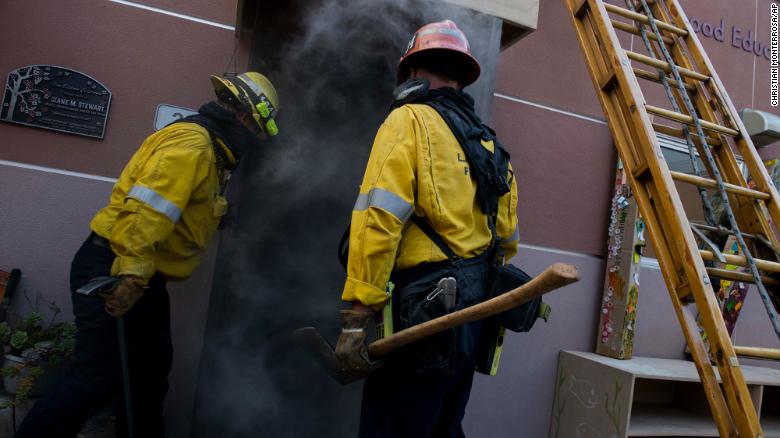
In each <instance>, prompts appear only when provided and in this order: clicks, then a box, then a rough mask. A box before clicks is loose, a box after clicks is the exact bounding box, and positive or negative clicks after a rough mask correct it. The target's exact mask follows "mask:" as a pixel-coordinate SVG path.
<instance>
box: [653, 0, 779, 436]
mask: <svg viewBox="0 0 780 438" xmlns="http://www.w3.org/2000/svg"><path fill="white" fill-rule="evenodd" d="M640 1H641V4H642V6H643V8H644V12H645V15H646V16H648V17H649V18H650V20H648V21H649V24H650V27H651V29H652V30H653V33H655V35H656V37H659V38H660V36H661V32H660V30H659V29H658V27H657V26H656V22H655V20H654V15H653V12H652V11H651V10H650V7H649V6H648V5H647V3H646V2H645V0H640ZM687 28H689V27H687ZM689 35H690V32H689ZM658 47H659V48H660V49H661V52H662V53H663V55H664V58H665V61H666V62H667V63H669V65H670V66H671V69H672V74H673V75H674V79H675V80H676V81H677V82H678V84H679V90H678V92H679V94H680V96H681V97H682V98H683V102H684V103H685V107H686V109H687V111H688V114H690V116H691V117H692V118H693V122H694V125H695V127H696V133H697V135H698V137H699V140H700V141H701V142H702V143H703V144H702V146H703V147H702V148H701V149H702V152H704V155H703V157H706V158H707V161H708V162H709V163H710V166H709V167H710V169H712V175H711V176H712V177H714V179H715V180H716V181H717V184H718V192H719V193H720V195H721V200H722V203H723V211H724V212H725V213H726V216H727V218H728V220H729V224H730V226H731V230H732V231H733V233H734V237H735V238H736V240H737V242H738V243H739V247H740V249H741V251H742V254H743V255H744V256H745V258H746V260H747V264H748V269H749V270H750V273H751V274H752V275H753V278H754V279H755V285H756V289H758V291H759V295H760V296H761V300H762V301H763V302H764V307H765V308H766V312H767V315H768V316H769V320H770V322H771V323H772V327H773V328H774V330H775V334H776V335H777V336H778V338H780V318H778V315H777V310H776V309H775V307H774V303H773V302H772V300H771V298H770V296H769V293H768V292H767V290H766V287H765V286H764V284H763V282H762V281H761V274H760V273H759V272H758V267H756V263H755V260H754V258H753V255H752V254H751V251H750V249H749V248H748V246H747V243H746V242H745V238H744V237H743V236H742V233H741V231H740V225H739V223H738V221H737V217H736V216H735V214H734V211H733V210H732V208H731V205H730V204H731V200H730V199H729V198H730V197H732V196H729V194H728V193H727V192H726V187H725V185H724V181H723V176H722V175H721V172H720V169H719V168H718V163H716V161H715V159H714V157H713V154H712V150H711V149H710V146H709V145H707V144H706V140H705V139H706V136H705V134H704V129H703V128H702V124H701V121H700V120H699V114H698V110H697V108H696V107H695V106H694V104H693V102H692V101H691V99H690V97H689V96H688V92H687V90H685V88H684V87H683V86H682V78H681V76H680V72H679V71H678V69H677V65H676V64H675V62H676V61H675V60H674V59H673V57H672V55H671V54H670V53H669V51H668V50H667V48H666V44H665V43H664V42H663V41H660V42H659V43H658ZM677 47H678V48H679V45H677ZM703 109H704V110H705V111H707V110H708V111H709V112H712V109H711V108H710V107H709V106H708V105H705V106H704V108H703ZM761 167H762V168H763V163H762V165H761ZM752 205H753V207H754V210H753V213H755V214H753V215H752V216H753V218H755V219H758V220H761V219H763V218H764V216H763V214H761V213H762V212H761V211H760V210H758V209H756V208H755V206H756V204H755V203H753V204H752ZM742 223H745V222H744V221H743V222H742ZM705 328H706V327H705ZM707 335H708V336H710V334H709V333H708V334H707ZM723 347H724V349H725V351H724V352H723V353H725V354H727V356H726V358H727V360H728V361H730V360H731V358H732V357H734V360H735V361H736V355H735V354H734V353H733V349H732V348H731V342H730V341H729V342H728V345H724V346H723ZM717 353H718V352H717V351H716V354H717ZM716 357H717V356H716ZM720 360H723V358H721V359H720ZM721 365H722V364H721V363H720V362H719V366H721ZM723 366H728V365H723ZM723 372H724V371H723V370H721V373H723ZM726 372H728V371H726ZM740 377H741V376H738V377H737V378H740ZM726 388H728V389H729V390H730V389H732V388H731V387H729V386H726ZM741 388H742V386H740V385H737V386H736V387H735V388H733V389H735V390H737V391H741ZM745 391H746V388H745ZM727 394H731V393H730V391H727ZM734 397H736V398H737V399H738V398H743V397H742V395H734ZM751 411H752V412H753V413H755V410H751ZM748 420H749V423H754V422H755V423H757V421H758V420H757V418H756V419H755V421H753V420H751V419H749V418H748ZM738 425H739V421H738Z"/></svg>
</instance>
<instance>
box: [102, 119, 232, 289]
mask: <svg viewBox="0 0 780 438" xmlns="http://www.w3.org/2000/svg"><path fill="white" fill-rule="evenodd" d="M219 189H220V175H219V174H218V171H217V167H216V158H215V154H214V149H213V147H212V144H211V137H210V136H209V133H208V131H207V130H206V129H205V128H203V127H201V126H199V125H196V124H194V123H175V124H173V125H170V126H167V127H165V128H163V129H161V130H160V131H158V132H156V133H155V134H153V135H151V136H150V137H148V138H147V139H146V140H145V141H144V143H143V144H142V145H141V147H140V148H139V149H138V151H137V152H136V153H135V155H133V157H132V158H131V159H130V162H128V163H127V165H126V166H125V168H124V170H123V171H122V174H121V175H120V177H119V180H118V181H117V183H116V184H115V185H114V188H113V190H112V191H111V199H110V201H109V203H108V205H107V206H106V207H105V208H103V209H102V210H100V211H99V212H98V213H97V214H96V215H95V217H94V218H93V219H92V222H91V223H90V227H91V228H92V231H94V232H95V233H97V234H98V235H100V236H101V237H104V238H106V239H108V240H109V241H110V242H111V249H112V250H113V251H114V253H115V254H116V259H114V263H113V266H112V268H111V275H135V276H138V277H141V278H142V279H144V280H146V281H148V280H149V278H150V277H151V276H152V275H153V274H154V273H155V272H159V273H160V274H162V275H163V276H165V277H166V278H168V279H173V280H175V279H184V278H187V277H189V276H190V274H192V271H193V270H194V269H195V267H196V266H197V265H198V263H199V261H200V258H201V256H202V255H203V253H204V252H205V250H206V247H207V245H208V243H209V242H210V241H211V239H212V237H213V236H214V232H215V231H216V229H217V226H218V225H219V221H220V218H221V217H222V215H224V214H225V212H226V210H227V201H225V199H224V198H223V197H222V196H221V195H220V190H219Z"/></svg>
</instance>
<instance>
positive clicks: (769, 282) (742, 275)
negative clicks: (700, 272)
mask: <svg viewBox="0 0 780 438" xmlns="http://www.w3.org/2000/svg"><path fill="white" fill-rule="evenodd" d="M707 274H709V275H710V276H712V277H718V278H723V279H725V280H734V281H741V282H743V283H755V280H754V279H753V276H752V275H750V274H748V273H746V272H737V271H729V270H728V269H718V268H707ZM761 282H762V283H764V285H766V286H779V285H780V280H777V279H776V278H770V277H767V276H766V275H762V276H761Z"/></svg>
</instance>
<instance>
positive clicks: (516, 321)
mask: <svg viewBox="0 0 780 438" xmlns="http://www.w3.org/2000/svg"><path fill="white" fill-rule="evenodd" d="M529 281H531V276H530V275H528V274H526V273H525V272H523V270H522V269H520V268H518V267H516V266H514V265H511V264H508V265H504V266H495V267H494V272H493V281H492V285H491V288H490V298H494V297H497V296H499V295H501V294H504V293H507V292H509V291H510V290H512V289H515V288H517V287H520V286H522V285H524V284H526V283H528V282H529ZM541 303H542V297H541V296H539V297H536V298H534V299H533V300H531V301H529V302H527V303H525V304H523V305H521V306H519V307H515V308H514V309H511V310H507V311H506V312H504V313H501V314H499V315H497V316H496V319H497V320H498V321H499V323H500V324H501V325H502V326H504V327H505V328H506V329H508V330H512V331H513V332H527V331H529V330H531V327H533V326H534V322H536V317H537V314H538V313H539V305H541Z"/></svg>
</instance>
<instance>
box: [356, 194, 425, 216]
mask: <svg viewBox="0 0 780 438" xmlns="http://www.w3.org/2000/svg"><path fill="white" fill-rule="evenodd" d="M368 207H376V208H381V209H382V210H385V211H386V212H388V213H390V214H392V215H393V216H395V217H396V218H398V220H399V221H401V222H402V223H405V222H406V221H407V220H408V219H409V217H410V216H411V215H412V211H413V210H414V207H413V206H412V204H410V203H408V202H406V201H404V199H403V198H402V197H400V196H398V195H396V194H395V193H393V192H391V191H388V190H385V189H380V188H378V187H375V188H373V189H371V190H369V191H368V193H361V194H360V195H359V196H358V198H357V201H356V202H355V208H354V211H361V210H366V209H368Z"/></svg>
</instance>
